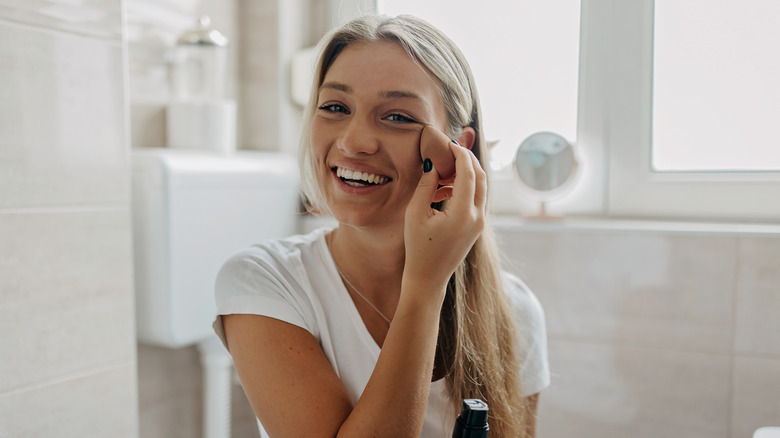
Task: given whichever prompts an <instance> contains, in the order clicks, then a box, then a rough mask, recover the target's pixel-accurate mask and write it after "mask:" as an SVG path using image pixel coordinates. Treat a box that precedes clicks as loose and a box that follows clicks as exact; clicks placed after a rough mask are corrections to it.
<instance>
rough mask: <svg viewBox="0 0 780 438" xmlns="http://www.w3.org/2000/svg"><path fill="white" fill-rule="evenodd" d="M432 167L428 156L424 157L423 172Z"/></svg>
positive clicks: (428, 170)
mask: <svg viewBox="0 0 780 438" xmlns="http://www.w3.org/2000/svg"><path fill="white" fill-rule="evenodd" d="M431 169H433V162H432V161H431V159H430V158H426V159H425V161H423V172H425V173H428V172H430V171H431Z"/></svg>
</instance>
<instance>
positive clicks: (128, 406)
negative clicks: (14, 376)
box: [0, 362, 138, 438]
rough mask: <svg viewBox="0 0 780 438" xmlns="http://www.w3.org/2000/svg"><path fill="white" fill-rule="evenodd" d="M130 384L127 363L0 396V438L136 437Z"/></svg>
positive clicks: (131, 366)
mask: <svg viewBox="0 0 780 438" xmlns="http://www.w3.org/2000/svg"><path fill="white" fill-rule="evenodd" d="M135 381H136V374H135V362H130V363H126V364H123V365H121V366H117V367H114V368H109V369H105V370H102V371H99V372H95V373H94V374H89V375H85V376H79V377H75V378H72V379H69V380H64V381H56V382H51V383H50V384H46V385H41V386H38V387H35V388H32V389H29V390H26V391H20V392H12V393H7V394H3V395H0V425H2V428H0V437H3V438H35V437H57V438H105V437H116V438H133V437H137V436H138V423H137V416H136V412H137V410H136V403H137V393H136V390H135V385H134V383H135Z"/></svg>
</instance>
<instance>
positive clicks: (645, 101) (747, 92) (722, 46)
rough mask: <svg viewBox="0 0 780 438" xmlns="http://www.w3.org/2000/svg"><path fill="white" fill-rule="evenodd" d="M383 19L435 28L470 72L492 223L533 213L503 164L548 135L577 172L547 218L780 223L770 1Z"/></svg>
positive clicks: (496, 5) (433, 4) (506, 6)
mask: <svg viewBox="0 0 780 438" xmlns="http://www.w3.org/2000/svg"><path fill="white" fill-rule="evenodd" d="M378 7H379V10H380V11H381V12H386V13H389V14H391V15H395V14H400V13H411V14H414V15H417V16H420V17H422V18H424V19H426V20H428V21H430V22H432V23H433V24H434V25H436V26H437V27H439V28H441V29H442V30H443V31H445V32H446V33H447V34H448V35H450V36H451V37H453V39H454V40H455V42H456V43H457V44H458V45H459V46H460V47H461V49H462V50H463V51H464V53H465V55H466V57H467V58H468V59H469V61H470V63H471V65H472V68H473V70H474V74H475V77H476V79H477V83H478V86H479V87H480V94H481V97H482V104H483V112H484V118H485V130H486V136H487V137H488V139H491V140H499V144H498V146H497V148H496V150H495V151H494V153H493V158H494V162H493V163H492V167H493V174H494V178H493V186H492V190H493V191H494V192H496V193H493V194H492V199H493V208H494V209H495V210H498V211H502V212H516V211H518V210H520V211H531V209H533V208H534V207H533V205H534V202H533V201H530V202H529V200H527V199H521V198H520V197H519V196H518V194H517V190H515V189H513V187H512V184H513V182H512V180H511V178H510V177H509V176H508V174H509V171H508V170H509V169H508V166H506V165H507V164H508V162H509V160H511V158H512V154H513V152H514V150H515V148H516V147H517V145H518V144H519V143H520V142H521V141H522V140H523V139H524V138H525V137H527V136H528V135H530V134H531V133H533V132H537V131H543V130H550V131H554V132H558V133H559V134H562V135H563V136H564V137H566V138H568V139H569V140H570V141H571V142H572V143H575V148H576V150H577V152H578V159H579V160H580V162H581V166H580V169H581V172H580V175H579V181H578V183H577V184H576V185H575V188H574V189H573V190H572V191H571V192H570V193H568V194H566V195H565V197H563V198H560V199H556V200H554V201H553V202H551V203H550V204H549V209H550V211H552V212H554V213H555V212H563V213H568V214H599V215H609V216H622V217H653V218H674V219H699V220H732V221H734V220H736V221H764V222H767V221H770V222H775V221H778V220H780V170H779V169H780V152H778V151H780V145H778V144H777V143H778V140H776V134H775V133H774V132H773V129H774V127H775V126H776V125H777V124H778V122H777V121H778V120H780V81H777V80H775V79H774V78H776V77H780V58H778V57H777V53H780V33H779V32H780V31H778V29H780V4H778V3H777V2H776V1H774V0H744V1H739V2H737V1H723V2H711V1H709V0H684V1H679V0H656V1H655V2H654V1H653V0H635V1H625V0H582V1H581V2H580V1H577V0H555V1H545V2H541V1H536V0H517V1H512V2H508V1H490V0H487V1H484V2H478V3H475V2H473V1H469V2H466V1H426V2H419V1H415V0H394V1H392V2H391V1H389V0H380V1H379V2H378ZM480 26H482V27H480ZM654 38H655V40H654ZM654 51H655V53H654ZM717 143H720V144H721V146H722V147H721V151H722V152H717V150H716V144H717ZM757 157H760V158H757Z"/></svg>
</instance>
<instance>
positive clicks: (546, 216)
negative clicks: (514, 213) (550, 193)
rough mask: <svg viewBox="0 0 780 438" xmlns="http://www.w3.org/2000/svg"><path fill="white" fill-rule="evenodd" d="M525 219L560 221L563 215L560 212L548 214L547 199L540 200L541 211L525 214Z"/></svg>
mask: <svg viewBox="0 0 780 438" xmlns="http://www.w3.org/2000/svg"><path fill="white" fill-rule="evenodd" d="M523 219H526V220H532V221H560V220H563V215H560V214H548V213H547V201H540V202H539V213H537V214H528V213H525V214H523Z"/></svg>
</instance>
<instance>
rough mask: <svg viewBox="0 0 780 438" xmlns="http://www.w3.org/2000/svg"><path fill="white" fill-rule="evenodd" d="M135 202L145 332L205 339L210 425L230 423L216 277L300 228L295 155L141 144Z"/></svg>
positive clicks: (178, 340)
mask: <svg viewBox="0 0 780 438" xmlns="http://www.w3.org/2000/svg"><path fill="white" fill-rule="evenodd" d="M132 154H133V157H132V162H133V183H132V200H133V202H132V208H133V244H134V262H135V295H136V327H137V337H138V340H139V341H140V342H143V343H149V344H154V345H158V346H162V347H169V348H180V347H185V346H189V345H194V344H198V345H199V347H200V351H201V359H202V363H203V366H204V371H205V372H204V375H205V377H204V378H205V382H204V385H205V386H204V392H205V394H204V399H205V406H204V423H205V424H204V432H205V436H206V437H207V438H216V437H227V436H229V433H230V385H231V376H232V361H231V359H230V356H229V355H228V354H227V352H226V351H225V349H224V347H222V345H221V344H220V342H219V340H218V339H217V337H216V336H215V335H214V333H213V331H212V328H211V324H212V322H213V321H214V316H215V310H216V309H215V304H214V282H215V279H216V275H217V272H218V270H219V268H220V267H221V266H222V264H223V263H224V262H225V261H226V260H227V258H228V257H230V256H231V255H233V254H235V253H236V252H238V251H240V250H242V249H244V248H246V247H247V246H249V245H251V244H253V243H259V242H262V241H264V240H268V239H271V238H275V237H283V236H287V235H291V234H293V233H295V232H296V230H297V227H296V224H297V220H296V219H297V216H298V212H297V211H298V205H299V204H298V200H299V197H298V193H299V175H298V166H297V163H296V160H295V159H294V158H293V157H291V156H288V155H283V154H280V153H268V152H266V153H263V152H248V151H247V152H243V151H242V152H236V153H234V154H231V155H221V154H218V153H215V152H208V151H196V150H181V149H178V150H177V149H162V148H137V149H134V150H133V152H132Z"/></svg>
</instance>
